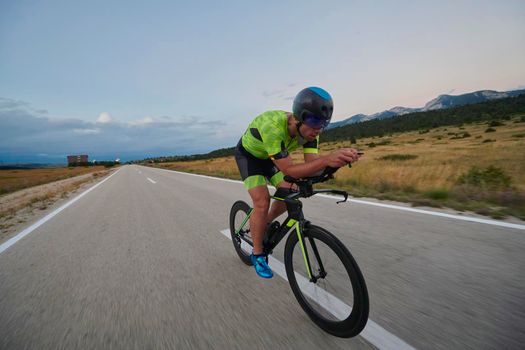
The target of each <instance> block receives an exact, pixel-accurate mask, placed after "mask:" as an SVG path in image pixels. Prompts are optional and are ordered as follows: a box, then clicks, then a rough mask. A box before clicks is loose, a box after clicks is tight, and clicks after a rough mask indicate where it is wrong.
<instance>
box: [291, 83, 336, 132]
mask: <svg viewBox="0 0 525 350" xmlns="http://www.w3.org/2000/svg"><path fill="white" fill-rule="evenodd" d="M333 111H334V102H333V101H332V96H330V94H329V93H328V92H326V91H325V90H323V89H321V88H319V87H315V86H311V87H307V88H306V89H303V90H301V91H300V92H299V93H298V94H297V96H295V99H294V100H293V114H294V115H295V118H297V120H299V122H301V123H305V124H306V125H308V126H310V127H313V128H325V127H326V126H327V125H328V123H330V119H331V118H332V112H333Z"/></svg>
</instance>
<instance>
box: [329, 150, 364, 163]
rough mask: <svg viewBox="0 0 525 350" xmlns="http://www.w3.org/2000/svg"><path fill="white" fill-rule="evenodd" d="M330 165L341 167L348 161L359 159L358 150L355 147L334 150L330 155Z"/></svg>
mask: <svg viewBox="0 0 525 350" xmlns="http://www.w3.org/2000/svg"><path fill="white" fill-rule="evenodd" d="M327 158H328V166H330V167H333V168H340V167H343V166H345V165H346V164H348V163H352V162H355V161H357V159H359V155H358V154H357V151H356V150H355V149H353V148H340V149H338V150H337V151H333V152H332V153H330V154H329V155H327Z"/></svg>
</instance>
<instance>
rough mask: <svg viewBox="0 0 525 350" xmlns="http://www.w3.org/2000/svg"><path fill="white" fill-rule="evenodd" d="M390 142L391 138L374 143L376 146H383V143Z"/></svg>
mask: <svg viewBox="0 0 525 350" xmlns="http://www.w3.org/2000/svg"><path fill="white" fill-rule="evenodd" d="M391 143H392V141H391V140H383V141H379V142H378V143H376V146H385V145H389V144H391Z"/></svg>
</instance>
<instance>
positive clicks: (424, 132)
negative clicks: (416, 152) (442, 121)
mask: <svg viewBox="0 0 525 350" xmlns="http://www.w3.org/2000/svg"><path fill="white" fill-rule="evenodd" d="M429 131H430V130H429V129H426V130H419V134H420V135H421V134H426V133H428V132H429Z"/></svg>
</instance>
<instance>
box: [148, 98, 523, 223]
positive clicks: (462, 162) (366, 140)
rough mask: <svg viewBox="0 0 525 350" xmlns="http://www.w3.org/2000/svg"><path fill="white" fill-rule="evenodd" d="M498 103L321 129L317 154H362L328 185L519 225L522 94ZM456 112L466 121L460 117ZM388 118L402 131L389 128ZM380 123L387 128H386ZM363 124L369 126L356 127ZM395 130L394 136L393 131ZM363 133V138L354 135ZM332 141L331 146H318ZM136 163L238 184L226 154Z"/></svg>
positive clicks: (354, 193) (231, 159)
mask: <svg viewBox="0 0 525 350" xmlns="http://www.w3.org/2000/svg"><path fill="white" fill-rule="evenodd" d="M506 100H508V101H512V103H510V102H508V101H507V103H508V104H510V106H509V105H506V104H504V103H503V104H502V102H503V100H498V101H491V102H488V103H482V104H478V105H471V106H463V107H459V108H456V109H451V110H443V111H432V112H426V113H430V114H427V115H425V114H424V113H417V114H419V117H421V118H426V117H428V118H429V120H427V121H425V120H423V121H418V122H417V123H416V125H421V126H422V127H421V128H419V129H418V128H414V127H413V126H411V124H410V120H412V119H411V118H414V116H408V117H406V116H402V117H396V118H392V119H389V120H383V121H377V123H376V125H382V127H381V128H379V129H377V130H375V129H374V128H372V127H370V125H369V126H364V127H363V126H362V125H361V126H356V127H354V129H351V128H348V127H343V128H347V132H346V133H341V131H338V134H337V137H333V136H334V135H333V134H332V135H331V136H330V134H329V133H330V132H331V131H332V130H327V132H326V133H327V134H328V136H330V137H326V136H327V135H325V133H323V136H322V139H321V141H322V142H321V153H322V154H323V153H328V152H330V151H332V150H334V149H337V148H340V147H354V148H357V149H360V150H363V151H364V152H365V155H364V156H363V157H362V158H361V159H360V160H359V162H358V163H356V164H355V165H354V166H353V167H352V168H351V169H349V168H344V169H341V170H340V171H339V172H338V173H337V175H336V178H335V179H334V180H332V181H331V184H330V185H331V186H333V187H337V188H342V189H345V190H347V191H348V192H349V193H351V194H352V195H354V196H361V197H375V198H379V199H388V200H396V201H404V202H410V203H412V204H413V205H419V206H433V207H449V208H454V209H457V210H470V211H474V212H477V213H479V214H482V215H488V216H491V217H494V218H503V217H505V216H508V215H512V216H515V217H518V218H520V219H522V220H525V95H524V96H521V97H517V98H512V99H506ZM482 105H484V107H483V106H482ZM447 111H448V112H447ZM446 113H449V114H446ZM461 113H465V114H466V115H467V117H468V116H470V117H468V118H467V117H461V116H462V114H461ZM450 116H455V117H456V118H457V121H456V122H455V123H452V121H454V120H456V119H450ZM436 118H437V119H436ZM440 118H441V119H440ZM396 120H399V121H400V123H401V125H402V126H399V125H396ZM407 120H408V121H407ZM436 120H437V121H436ZM439 120H441V121H443V120H445V121H446V123H445V125H439V126H435V127H430V125H431V124H432V123H434V124H441V122H439ZM382 122H385V123H386V124H391V125H394V126H392V127H391V129H389V128H387V127H386V126H385V125H386V124H385V125H383V124H380V123H382ZM366 123H371V122H365V123H360V124H366ZM447 123H448V124H447ZM355 125H359V124H355ZM349 127H352V126H349ZM338 129H342V128H338ZM398 129H402V131H398V132H396V131H393V130H398ZM405 129H410V130H405ZM349 130H353V131H352V132H351V133H349V132H348V131H349ZM363 130H366V132H362V133H359V132H361V131H363ZM374 130H375V131H374ZM487 130H490V131H487ZM364 134H370V135H369V136H363V135H364ZM341 135H344V136H341ZM332 137H333V139H334V140H333V141H324V142H323V140H326V139H327V138H328V139H330V138H332ZM292 157H293V158H294V159H295V160H297V161H301V158H302V155H301V153H300V151H298V152H295V153H294V154H293V155H292ZM144 164H147V165H151V166H156V167H161V168H167V169H173V170H180V171H186V172H193V173H200V174H208V175H215V176H221V177H227V178H233V179H239V178H240V177H239V174H238V170H237V167H236V164H235V160H234V158H233V156H226V157H220V158H209V159H200V160H191V161H182V160H178V161H175V162H168V161H165V162H160V161H159V162H153V161H152V160H149V161H148V162H144ZM324 186H327V185H326V184H325V185H324Z"/></svg>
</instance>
